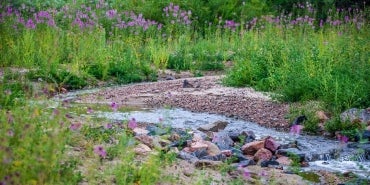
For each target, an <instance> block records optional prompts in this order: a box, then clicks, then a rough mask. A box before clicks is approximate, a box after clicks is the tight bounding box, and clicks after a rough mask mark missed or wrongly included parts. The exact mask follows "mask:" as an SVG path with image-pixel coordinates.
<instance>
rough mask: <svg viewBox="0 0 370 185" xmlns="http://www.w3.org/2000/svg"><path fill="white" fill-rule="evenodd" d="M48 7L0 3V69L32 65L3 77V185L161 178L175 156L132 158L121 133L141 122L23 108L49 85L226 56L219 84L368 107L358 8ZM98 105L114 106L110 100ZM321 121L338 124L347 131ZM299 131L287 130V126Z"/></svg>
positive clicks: (71, 85)
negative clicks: (39, 86)
mask: <svg viewBox="0 0 370 185" xmlns="http://www.w3.org/2000/svg"><path fill="white" fill-rule="evenodd" d="M17 2H18V1H17ZM20 2H22V1H20ZM37 2H39V1H37ZM50 2H51V1H50ZM58 2H59V1H58ZM244 4H245V3H244ZM244 4H243V5H241V6H244ZM45 5H46V4H44V3H43V4H41V3H40V5H39V6H36V4H35V6H30V4H22V3H17V4H9V3H6V2H2V3H0V33H1V37H0V53H1V55H0V68H1V69H3V68H18V69H19V68H20V69H23V68H25V69H27V70H26V71H28V72H27V75H26V76H22V75H10V76H11V77H10V76H8V75H6V74H5V75H1V76H0V124H1V125H2V126H1V128H0V135H1V138H0V140H1V142H0V160H1V161H0V184H1V183H2V184H4V183H5V184H12V183H13V184H76V183H78V182H81V181H88V182H89V183H92V184H98V183H102V184H110V183H113V182H115V183H117V184H151V183H154V182H156V181H160V180H163V179H161V176H160V170H159V169H161V168H162V167H163V165H165V164H169V163H170V162H168V161H172V160H170V159H171V157H173V156H172V155H167V154H163V153H160V155H150V156H149V157H147V158H146V160H145V161H136V160H135V157H136V155H135V153H134V152H133V151H132V150H133V148H134V146H135V142H134V140H133V139H132V132H126V131H122V130H121V129H130V128H134V127H136V122H134V121H135V120H132V119H131V120H129V121H127V123H125V124H127V125H125V126H123V127H122V126H120V125H118V124H112V123H106V122H104V123H103V124H100V125H103V126H102V128H100V127H99V128H98V127H96V126H94V124H96V123H92V122H94V121H96V120H94V119H92V118H90V117H87V119H86V120H85V119H82V118H81V119H80V118H79V117H78V116H77V115H75V114H74V113H73V112H72V111H71V107H70V106H69V105H68V102H62V103H61V104H62V105H61V107H56V108H55V107H54V108H45V106H42V105H38V104H31V105H32V106H29V103H28V102H27V99H29V98H31V97H32V98H37V100H39V99H42V98H45V97H46V96H48V97H50V96H52V95H53V93H55V92H54V91H56V90H55V89H54V88H56V89H57V90H60V89H62V88H67V89H80V88H83V87H86V86H88V85H91V86H93V85H94V84H95V83H96V81H97V80H105V81H110V82H114V83H131V82H140V81H152V80H156V78H157V76H156V74H157V72H158V70H164V69H168V68H170V69H176V70H190V71H192V72H194V73H195V74H197V75H201V72H202V70H224V69H225V68H226V65H225V64H226V63H228V64H231V66H232V67H231V68H230V69H228V70H227V73H226V77H225V79H224V82H225V84H228V85H231V86H252V87H255V88H256V89H259V90H263V91H272V92H275V94H277V96H276V98H277V99H279V100H282V101H287V102H297V101H308V100H318V101H321V102H324V108H325V109H327V110H328V111H331V112H332V113H334V115H335V114H337V113H339V112H341V111H342V110H344V109H346V108H349V107H369V105H370V97H369V95H370V83H368V82H369V81H370V79H369V78H370V76H369V74H370V71H369V70H370V62H369V61H370V60H369V57H370V56H369V51H370V43H369V42H370V40H369V38H370V33H369V31H368V28H369V23H368V19H366V15H368V14H369V10H368V8H366V7H365V6H364V8H363V9H357V8H341V9H335V8H333V9H331V10H328V11H327V16H326V18H325V19H320V18H318V17H319V16H318V10H316V9H315V7H314V6H313V5H312V4H310V3H301V4H295V5H294V7H293V10H292V11H291V12H288V13H282V14H276V13H275V14H272V13H271V14H266V15H262V14H260V15H261V16H257V17H248V16H243V15H241V16H239V17H245V18H243V19H235V20H233V19H232V16H230V15H232V14H228V16H226V17H225V18H223V17H222V16H213V17H212V19H213V20H208V21H206V22H199V21H204V17H201V14H199V12H207V11H208V10H207V9H204V11H203V10H202V11H199V10H196V7H195V8H194V7H193V8H189V7H190V6H182V4H176V3H175V2H173V3H171V2H168V3H167V1H166V2H165V3H160V4H158V7H157V6H155V8H158V10H156V11H157V12H160V13H159V14H155V16H152V17H151V18H147V17H146V16H144V15H149V13H148V12H138V11H135V10H134V9H133V10H126V9H123V8H122V7H120V5H118V4H117V3H112V2H110V1H109V2H108V1H104V0H99V1H95V3H85V4H84V3H82V2H81V1H74V2H71V3H56V4H55V5H56V6H52V5H49V6H45ZM247 5H248V6H250V4H247ZM247 5H246V6H247ZM196 12H198V13H196ZM245 13H248V12H245ZM249 13H250V12H249ZM154 18H155V19H154ZM200 25H204V26H203V27H200ZM199 71H200V72H199ZM0 74H3V71H2V70H1V71H0ZM25 77H26V78H27V79H24V78H25ZM31 81H37V82H42V83H49V84H53V85H52V86H50V87H49V86H45V88H44V89H43V92H44V94H41V95H40V94H39V93H34V92H32V87H31V86H29V85H28V84H26V83H28V82H31ZM24 105H27V106H24ZM105 109H106V110H111V111H117V109H119V107H118V105H117V104H116V103H114V102H112V104H111V105H110V106H109V105H108V106H107V107H106V108H105ZM83 111H84V112H85V113H86V114H87V115H89V114H91V113H92V112H93V111H95V110H94V109H92V108H91V107H87V108H86V109H84V110H83ZM100 121H101V120H100ZM128 123H130V124H129V126H128ZM104 125H105V126H104ZM328 125H329V126H330V127H331V128H335V129H331V131H333V132H335V131H337V130H341V129H343V128H344V127H341V126H340V125H339V124H336V123H334V122H333V123H330V124H328ZM305 128H308V127H307V125H306V126H305ZM312 128H316V127H312ZM300 131H301V127H299V128H292V133H293V134H296V135H298V134H299V133H300ZM100 133H104V134H102V135H100ZM113 141H119V142H113ZM341 141H343V142H346V141H347V139H346V138H342V140H341ZM71 151H78V152H71ZM81 159H83V160H82V161H81ZM163 160H164V161H166V162H165V163H163ZM117 161H118V162H117ZM116 162H117V164H119V165H111V163H116ZM112 177H113V178H112Z"/></svg>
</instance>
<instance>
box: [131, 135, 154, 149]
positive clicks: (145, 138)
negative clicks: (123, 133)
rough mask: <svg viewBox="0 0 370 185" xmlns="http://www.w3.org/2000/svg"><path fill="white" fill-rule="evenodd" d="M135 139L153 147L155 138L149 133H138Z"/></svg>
mask: <svg viewBox="0 0 370 185" xmlns="http://www.w3.org/2000/svg"><path fill="white" fill-rule="evenodd" d="M135 139H137V140H138V141H140V142H141V143H143V144H145V145H147V146H149V147H150V148H153V138H152V137H151V136H148V135H137V136H135Z"/></svg>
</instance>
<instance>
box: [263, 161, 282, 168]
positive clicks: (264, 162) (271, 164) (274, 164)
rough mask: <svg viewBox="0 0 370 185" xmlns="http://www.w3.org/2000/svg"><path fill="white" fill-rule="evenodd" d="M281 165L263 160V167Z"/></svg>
mask: <svg viewBox="0 0 370 185" xmlns="http://www.w3.org/2000/svg"><path fill="white" fill-rule="evenodd" d="M279 165H280V163H279V162H278V161H275V160H263V161H261V167H271V166H279Z"/></svg>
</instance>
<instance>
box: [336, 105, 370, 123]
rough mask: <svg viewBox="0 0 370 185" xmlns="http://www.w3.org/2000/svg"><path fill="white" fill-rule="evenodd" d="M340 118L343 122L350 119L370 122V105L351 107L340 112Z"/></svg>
mask: <svg viewBox="0 0 370 185" xmlns="http://www.w3.org/2000/svg"><path fill="white" fill-rule="evenodd" d="M340 119H341V121H342V122H345V121H347V120H348V121H350V122H351V123H352V122H354V121H360V122H362V123H369V122H370V107H369V108H367V109H358V108H351V109H348V110H346V111H344V112H343V113H342V114H340Z"/></svg>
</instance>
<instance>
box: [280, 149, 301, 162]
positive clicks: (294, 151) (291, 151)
mask: <svg viewBox="0 0 370 185" xmlns="http://www.w3.org/2000/svg"><path fill="white" fill-rule="evenodd" d="M277 155H282V156H285V157H290V156H291V155H296V156H298V157H299V161H300V162H302V161H304V160H305V157H306V154H305V152H304V151H301V150H299V149H297V148H288V149H279V150H277Z"/></svg>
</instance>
